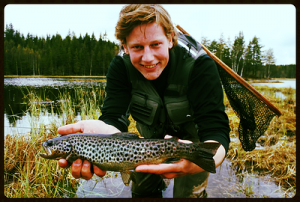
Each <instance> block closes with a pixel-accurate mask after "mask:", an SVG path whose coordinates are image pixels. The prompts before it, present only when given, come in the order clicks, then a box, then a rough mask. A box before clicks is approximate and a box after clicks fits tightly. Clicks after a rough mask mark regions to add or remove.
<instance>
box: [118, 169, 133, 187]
mask: <svg viewBox="0 0 300 202" xmlns="http://www.w3.org/2000/svg"><path fill="white" fill-rule="evenodd" d="M134 173H135V172H132V171H123V172H121V177H122V181H123V183H124V184H125V185H126V186H129V183H130V181H131V180H132V181H133V182H135V181H136V180H135V174H134Z"/></svg>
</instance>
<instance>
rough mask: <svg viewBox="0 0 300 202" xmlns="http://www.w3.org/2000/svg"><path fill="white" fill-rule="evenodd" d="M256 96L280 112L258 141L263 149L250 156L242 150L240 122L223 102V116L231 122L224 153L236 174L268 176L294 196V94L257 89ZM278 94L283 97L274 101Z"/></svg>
mask: <svg viewBox="0 0 300 202" xmlns="http://www.w3.org/2000/svg"><path fill="white" fill-rule="evenodd" d="M255 88H256V89H257V90H258V91H259V92H261V93H262V92H264V96H265V97H266V98H267V99H268V100H270V101H271V102H272V104H274V105H275V106H276V107H277V108H278V109H279V110H280V111H281V112H282V115H281V116H280V117H277V116H276V117H274V118H273V120H272V121H271V123H270V126H269V128H268V129H267V131H266V132H265V133H264V135H263V136H261V137H260V138H259V139H258V141H257V142H258V143H259V144H260V145H261V146H263V147H261V148H257V149H254V150H253V151H250V152H245V151H244V150H243V149H242V146H241V143H240V141H239V140H238V132H237V131H238V124H239V119H238V117H237V116H236V115H235V113H234V112H233V109H232V108H231V107H230V105H229V102H228V100H227V98H225V102H224V103H225V105H226V113H227V114H228V117H229V120H230V127H231V129H232V130H231V133H230V136H231V138H232V139H233V141H231V143H230V148H229V151H228V153H227V158H228V159H229V160H230V161H231V163H232V168H233V169H234V170H235V172H236V174H239V175H241V174H243V173H244V174H246V173H248V172H255V173H258V174H259V175H270V176H271V177H272V179H273V180H274V181H275V182H276V183H277V184H278V185H279V186H281V187H283V188H284V189H286V190H289V192H293V193H294V194H295V192H296V96H295V94H296V90H295V89H291V88H270V87H267V86H256V87H255ZM275 92H281V93H282V94H283V95H285V96H286V97H285V98H284V99H281V98H277V97H276V96H275V95H274V93H275Z"/></svg>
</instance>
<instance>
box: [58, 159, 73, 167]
mask: <svg viewBox="0 0 300 202" xmlns="http://www.w3.org/2000/svg"><path fill="white" fill-rule="evenodd" d="M58 165H59V167H62V168H68V167H70V166H71V164H70V163H68V161H67V160H66V159H59V160H58Z"/></svg>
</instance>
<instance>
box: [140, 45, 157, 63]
mask: <svg viewBox="0 0 300 202" xmlns="http://www.w3.org/2000/svg"><path fill="white" fill-rule="evenodd" d="M153 59H154V56H153V53H152V51H151V49H150V47H149V46H146V47H144V53H143V57H142V60H143V61H144V62H151V61H152V60H153Z"/></svg>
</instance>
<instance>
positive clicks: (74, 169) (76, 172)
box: [71, 159, 82, 179]
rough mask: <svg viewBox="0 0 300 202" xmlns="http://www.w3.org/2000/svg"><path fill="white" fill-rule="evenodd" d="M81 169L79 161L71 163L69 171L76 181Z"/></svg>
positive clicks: (80, 161)
mask: <svg viewBox="0 0 300 202" xmlns="http://www.w3.org/2000/svg"><path fill="white" fill-rule="evenodd" d="M81 167H82V160H81V159H77V160H76V161H74V162H73V164H72V169H71V171H72V175H73V177H74V178H76V179H78V178H80V177H81Z"/></svg>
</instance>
